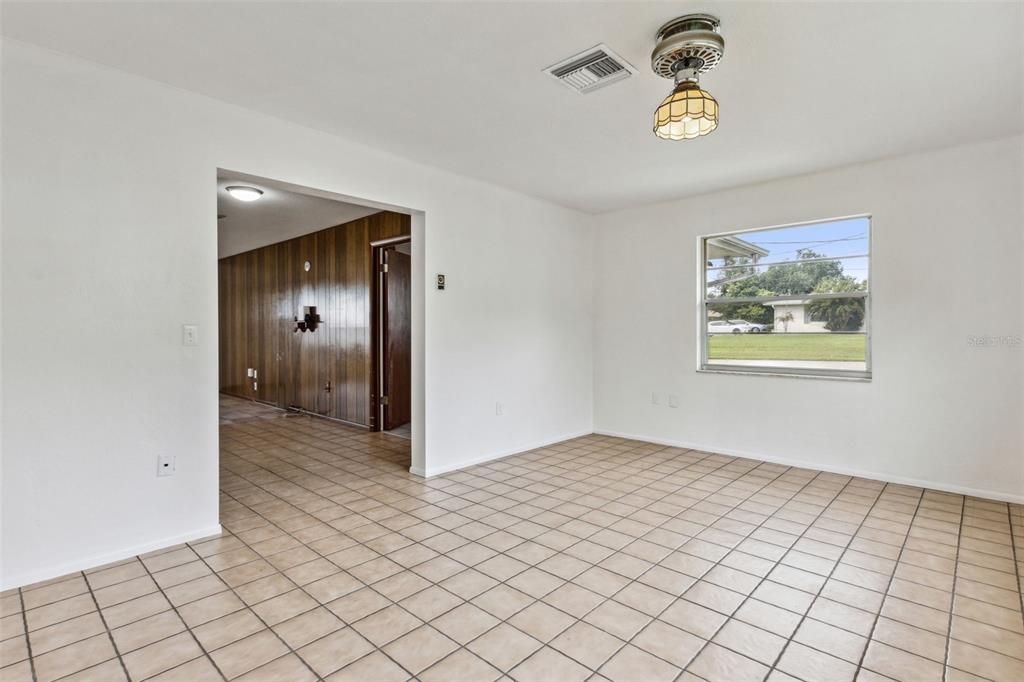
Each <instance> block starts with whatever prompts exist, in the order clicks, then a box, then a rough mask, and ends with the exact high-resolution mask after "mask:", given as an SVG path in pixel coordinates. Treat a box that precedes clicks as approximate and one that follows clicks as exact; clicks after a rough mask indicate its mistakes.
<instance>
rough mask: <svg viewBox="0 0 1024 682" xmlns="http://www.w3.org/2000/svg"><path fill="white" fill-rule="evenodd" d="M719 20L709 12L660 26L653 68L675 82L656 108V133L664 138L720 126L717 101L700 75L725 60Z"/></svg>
mask: <svg viewBox="0 0 1024 682" xmlns="http://www.w3.org/2000/svg"><path fill="white" fill-rule="evenodd" d="M719 23H720V22H719V21H718V17H714V16H711V15H710V14H687V15H685V16H682V17H679V18H678V19H673V20H672V21H670V22H668V23H667V24H665V25H664V26H662V27H661V28H660V29H658V44H657V45H655V47H654V52H652V53H651V68H652V69H653V70H654V73H656V74H658V75H659V76H661V77H663V78H671V79H673V80H674V81H675V84H676V86H675V88H674V89H673V90H672V93H671V94H670V95H669V96H668V97H666V98H665V99H664V101H662V103H661V106H659V107H658V109H657V110H656V111H655V112H654V134H655V135H657V136H658V137H660V138H662V139H663V140H692V139H693V138H695V137H701V136H702V135H707V134H708V133H710V132H712V131H713V130H714V129H715V128H717V127H718V102H717V101H716V100H715V98H714V97H712V96H711V93H710V92H708V91H707V90H702V89H701V88H700V85H698V78H699V77H700V74H702V73H707V72H708V71H710V70H711V69H713V68H715V67H716V66H718V62H720V61H721V60H722V53H723V51H724V50H725V40H724V39H723V38H722V36H721V35H720V34H719V32H718V29H719Z"/></svg>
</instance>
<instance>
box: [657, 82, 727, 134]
mask: <svg viewBox="0 0 1024 682" xmlns="http://www.w3.org/2000/svg"><path fill="white" fill-rule="evenodd" d="M717 127H718V102H716V101H715V98H714V97H712V96H711V93H710V92H708V91H707V90H701V89H700V86H699V85H697V84H696V83H693V82H689V81H687V82H684V83H680V84H679V85H677V86H676V89H675V90H673V91H672V94H671V95H669V96H668V97H666V98H665V100H664V101H663V102H662V103H661V106H659V107H658V109H657V110H656V111H655V112H654V134H655V135H657V136H658V137H660V138H661V139H663V140H692V139H693V138H695V137H700V136H701V135H707V134H708V133H710V132H711V131H713V130H714V129H715V128H717Z"/></svg>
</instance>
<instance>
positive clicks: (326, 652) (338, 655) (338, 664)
mask: <svg viewBox="0 0 1024 682" xmlns="http://www.w3.org/2000/svg"><path fill="white" fill-rule="evenodd" d="M373 650H374V647H373V644H371V643H370V642H368V641H366V640H365V639H364V638H363V637H361V636H359V633H357V632H356V631H355V630H353V629H352V628H342V629H341V630H338V631H336V632H332V633H331V634H329V635H327V636H326V637H322V638H321V639H318V640H316V641H315V642H313V643H311V644H307V645H306V646H304V647H302V648H301V649H299V650H298V652H297V653H298V654H299V656H300V657H301V658H302V660H304V661H305V662H306V663H307V664H308V665H309V667H311V668H312V669H313V670H314V671H316V674H317V675H320V676H321V677H326V676H327V675H330V674H331V673H333V672H334V671H335V670H340V669H342V668H344V667H345V666H347V665H348V664H349V663H352V662H353V661H356V660H358V659H360V658H362V657H363V656H365V655H366V654H368V653H370V652H371V651H373Z"/></svg>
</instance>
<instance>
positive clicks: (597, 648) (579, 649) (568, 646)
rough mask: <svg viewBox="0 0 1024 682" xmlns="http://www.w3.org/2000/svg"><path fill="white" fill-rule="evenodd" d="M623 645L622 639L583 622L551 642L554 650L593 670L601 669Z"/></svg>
mask: <svg viewBox="0 0 1024 682" xmlns="http://www.w3.org/2000/svg"><path fill="white" fill-rule="evenodd" d="M623 644H625V642H623V641H622V640H621V639H619V638H617V637H613V636H612V635H610V634H608V633H607V632H604V631H603V630H599V629H598V628H595V627H594V626H593V625H590V624H588V623H583V622H578V623H576V624H574V625H573V626H572V627H570V628H569V629H568V630H566V631H565V632H563V633H562V634H560V635H559V636H558V637H556V638H554V639H553V640H551V642H550V646H551V647H552V648H554V649H557V650H558V651H560V652H562V653H563V654H565V655H566V656H568V657H569V658H572V659H574V660H576V661H578V662H579V663H582V664H583V665H585V666H587V667H588V668H590V669H592V670H597V669H598V668H600V667H601V665H602V664H604V662H605V661H607V660H608V659H609V658H611V657H612V655H613V654H614V653H615V652H616V651H618V650H619V649H620V648H622V646H623Z"/></svg>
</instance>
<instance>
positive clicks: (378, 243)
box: [217, 170, 423, 474]
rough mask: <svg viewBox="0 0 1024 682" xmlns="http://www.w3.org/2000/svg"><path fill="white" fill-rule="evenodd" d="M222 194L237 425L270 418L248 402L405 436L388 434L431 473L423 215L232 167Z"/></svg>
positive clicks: (224, 307) (226, 343) (225, 323)
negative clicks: (426, 445)
mask: <svg viewBox="0 0 1024 682" xmlns="http://www.w3.org/2000/svg"><path fill="white" fill-rule="evenodd" d="M239 188H243V192H244V198H242V199H239V198H238V197H236V196H235V195H236V194H238V193H239ZM253 197H255V198H253ZM246 199H248V200H246ZM217 200H218V201H217V213H218V242H219V253H218V285H219V296H218V302H219V316H218V319H219V328H218V338H219V352H220V385H219V390H220V393H221V395H222V396H226V397H227V399H224V400H222V401H221V406H222V411H223V410H224V409H225V407H224V406H225V405H227V406H229V408H228V409H230V410H231V415H230V419H229V420H227V421H232V420H233V421H242V420H246V419H249V418H255V414H256V412H257V411H258V412H259V413H260V415H263V417H262V418H266V414H267V413H266V412H265V410H249V409H246V408H244V406H240V405H239V404H238V403H237V402H232V400H237V399H242V400H248V401H252V402H253V403H262V405H264V406H267V408H269V409H273V408H277V410H279V411H284V412H286V413H290V414H293V415H306V416H308V417H318V418H322V419H327V420H332V421H334V422H339V423H342V424H344V425H346V426H348V427H356V428H359V429H362V430H366V431H380V432H384V433H387V434H391V435H394V436H400V437H402V438H404V439H406V440H407V441H409V444H408V445H406V446H401V445H400V443H401V441H398V440H395V441H392V440H391V439H388V442H391V443H393V445H392V446H389V449H390V450H389V451H390V452H391V453H392V454H393V453H396V452H398V451H400V450H404V451H405V452H406V453H408V455H407V456H408V457H409V458H410V463H409V465H410V469H411V470H412V471H413V472H414V473H418V474H420V473H421V472H422V464H414V463H416V462H417V459H419V460H422V456H420V458H417V457H416V455H415V454H414V453H415V452H416V451H417V450H421V448H422V445H421V444H420V443H421V441H422V439H421V437H419V434H422V409H420V410H419V413H417V411H416V410H415V409H414V408H415V406H416V405H417V404H419V405H422V389H423V386H422V380H420V381H419V382H417V381H416V379H415V378H414V371H419V372H420V376H422V343H420V344H419V345H418V346H417V345H415V342H414V339H415V338H417V336H416V334H414V326H415V325H417V324H418V325H420V327H419V328H422V317H419V318H416V319H414V318H415V314H414V307H415V303H416V301H417V300H419V301H420V303H421V304H422V296H423V287H422V286H417V283H416V278H415V277H414V276H413V273H414V271H416V272H417V273H420V275H419V276H420V278H421V279H422V274H421V273H422V263H421V261H417V257H419V258H420V259H422V255H421V254H420V253H417V251H418V247H415V246H414V244H419V243H422V241H421V236H417V237H416V238H415V239H414V235H413V230H414V225H415V226H416V229H419V230H422V228H423V217H422V214H416V213H415V212H413V211H409V210H402V209H398V208H397V207H392V206H386V205H382V204H375V203H373V202H367V201H361V200H353V199H351V198H349V197H343V196H341V195H336V194H332V193H329V192H323V191H320V190H313V189H310V188H305V187H300V186H296V185H292V184H289V183H283V182H279V181H275V180H269V179H267V178H261V177H257V176H252V175H247V174H243V173H237V172H232V171H225V170H219V171H218V174H217ZM419 234H420V235H421V234H422V233H419ZM417 297H419V298H417ZM419 310H422V305H421V306H420V308H419ZM420 315H422V313H420ZM419 338H422V336H420V337H419ZM417 367H418V368H419V369H418V370H417ZM417 391H419V393H416V392H417ZM417 395H418V396H420V398H419V400H417V399H416V396H417ZM416 414H419V415H420V421H419V425H420V426H419V428H417V424H416V422H417V418H416V416H415V415H416ZM417 441H420V442H417Z"/></svg>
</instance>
